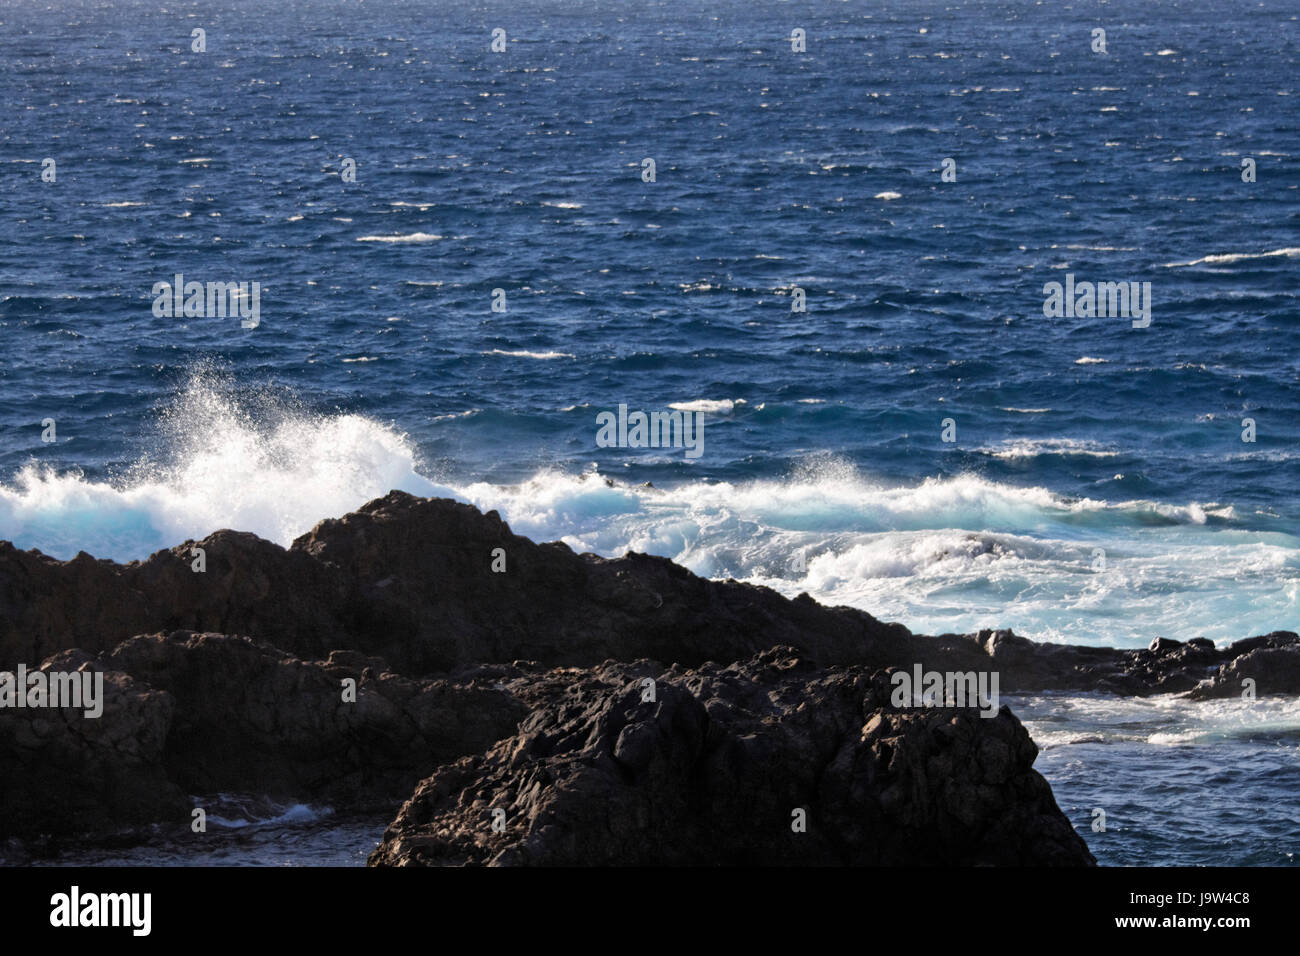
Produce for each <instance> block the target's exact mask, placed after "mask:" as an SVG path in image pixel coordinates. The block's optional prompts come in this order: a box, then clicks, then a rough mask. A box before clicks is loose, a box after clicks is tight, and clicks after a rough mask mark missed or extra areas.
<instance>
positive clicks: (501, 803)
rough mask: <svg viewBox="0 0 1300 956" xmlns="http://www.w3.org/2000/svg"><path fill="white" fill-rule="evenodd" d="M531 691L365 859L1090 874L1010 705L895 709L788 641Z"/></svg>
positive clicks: (598, 672)
mask: <svg viewBox="0 0 1300 956" xmlns="http://www.w3.org/2000/svg"><path fill="white" fill-rule="evenodd" d="M647 676H653V679H654V681H655V684H654V689H655V699H654V700H653V701H648V700H646V699H645V697H644V695H645V693H646V691H645V687H644V685H643V681H644V679H645V678H646V677H647ZM524 685H526V688H527V692H528V693H530V694H531V695H532V697H533V702H534V710H533V712H532V714H531V715H530V716H529V718H528V719H527V720H526V721H524V723H523V724H521V725H520V727H519V732H518V733H517V734H516V735H515V736H513V737H511V738H509V739H506V740H503V741H501V742H499V743H498V744H497V745H496V746H494V747H493V748H492V749H491V750H489V751H488V752H487V753H485V754H482V755H478V756H474V757H467V758H464V759H462V760H459V761H456V762H454V763H450V764H448V765H446V766H444V767H442V768H440V769H439V770H438V771H436V772H435V773H434V774H433V775H431V776H430V777H429V778H427V779H426V780H424V781H423V782H422V783H421V784H420V785H419V787H418V788H417V789H416V791H415V793H414V795H413V796H412V797H411V799H410V800H408V801H407V802H406V804H405V805H404V806H403V807H402V809H401V811H400V813H399V814H398V817H397V819H396V820H395V821H394V822H393V824H392V825H391V826H390V827H389V828H388V831H387V832H386V833H385V836H384V842H383V843H382V845H381V846H380V847H379V849H377V850H376V851H375V853H374V854H372V856H371V859H370V862H371V864H372V865H376V866H414V865H446V864H451V865H460V864H466V863H469V864H487V865H664V864H674V865H685V864H710V865H838V864H853V865H903V864H907V865H934V866H947V865H975V864H1006V865H1047V864H1054V865H1055V864H1059V865H1086V864H1091V863H1093V862H1094V861H1093V858H1092V856H1091V855H1090V854H1089V853H1088V850H1087V847H1086V845H1085V844H1084V842H1083V840H1082V839H1081V838H1080V837H1079V835H1078V834H1077V833H1076V832H1075V831H1074V829H1073V827H1072V826H1071V825H1070V823H1069V821H1068V820H1067V819H1066V818H1065V816H1064V815H1063V814H1062V813H1061V812H1060V810H1059V808H1058V807H1057V806H1056V803H1055V801H1054V800H1053V798H1052V795H1051V790H1050V788H1049V787H1048V785H1047V783H1046V781H1044V780H1043V779H1042V777H1041V776H1039V775H1038V774H1037V773H1036V772H1035V771H1034V770H1033V769H1032V764H1033V761H1034V758H1035V757H1036V755H1037V752H1038V751H1037V748H1036V747H1035V746H1034V744H1033V742H1032V741H1031V740H1030V739H1029V735H1028V734H1027V733H1026V731H1025V729H1024V727H1023V726H1021V724H1020V722H1019V721H1017V720H1016V719H1015V717H1014V716H1012V715H1011V713H1010V712H1009V711H1008V710H1006V709H1005V708H1003V710H1002V711H1001V712H1000V713H999V714H998V715H997V716H995V717H993V718H991V719H986V718H981V717H979V716H977V712H976V711H973V710H967V709H961V710H959V709H957V708H933V709H917V710H897V709H894V708H892V707H890V706H889V696H890V685H889V683H888V673H887V672H884V671H881V672H877V673H876V675H875V676H874V677H873V676H872V675H871V674H870V673H869V672H868V671H867V670H866V669H864V668H860V667H841V668H821V667H818V666H815V665H813V664H812V663H811V662H809V661H807V660H806V659H803V658H801V657H800V655H799V652H798V651H797V650H795V649H794V648H790V647H778V648H773V649H771V650H769V651H766V652H764V653H761V654H759V655H756V656H755V657H753V658H751V659H749V660H747V661H744V662H741V663H735V664H729V665H726V666H722V665H717V664H706V665H703V666H701V667H699V668H694V669H691V668H681V667H672V668H668V669H666V670H664V669H661V668H660V667H659V665H656V664H653V663H652V662H649V661H639V662H636V663H634V664H617V663H614V662H608V663H604V664H601V665H599V666H597V667H595V668H592V669H590V670H588V671H574V670H571V669H565V670H558V671H552V672H549V673H547V674H544V675H540V676H539V677H536V678H529V679H526V680H525V681H523V684H521V685H520V688H519V691H520V693H523V692H524ZM512 686H513V685H512ZM494 810H500V811H504V815H503V816H500V817H498V819H499V820H500V821H501V829H500V831H499V832H497V831H495V830H494V828H493V821H494V813H493V811H494ZM799 815H801V816H802V817H803V819H804V820H805V821H806V831H805V832H795V830H794V828H793V824H794V823H795V821H796V819H797V816H799Z"/></svg>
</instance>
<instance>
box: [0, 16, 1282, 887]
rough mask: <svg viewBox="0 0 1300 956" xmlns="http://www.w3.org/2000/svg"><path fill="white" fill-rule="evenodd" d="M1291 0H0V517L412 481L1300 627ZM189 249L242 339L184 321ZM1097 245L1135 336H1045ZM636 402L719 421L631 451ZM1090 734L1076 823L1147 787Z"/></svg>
mask: <svg viewBox="0 0 1300 956" xmlns="http://www.w3.org/2000/svg"><path fill="white" fill-rule="evenodd" d="M1298 18H1300V8H1298V7H1297V5H1296V4H1295V3H1294V2H1284V0H1263V2H1260V3H1254V4H1250V5H1238V4H1226V3H1219V2H1208V3H1207V2H1190V0H1184V2H1159V3H1151V2H1139V0H1121V2H1110V3H1102V2H1096V3H1092V2H1084V3H1074V4H1069V5H1065V4H1054V3H1045V4H1030V3H1027V2H974V0H972V2H949V3H938V2H930V0H918V2H911V3H906V4H890V5H881V4H875V3H865V2H861V3H858V2H845V3H823V2H810V3H802V4H789V3H776V2H769V0H758V2H754V0H745V2H739V0H721V2H708V3H705V2H702V0H679V2H648V3H643V4H635V5H631V4H613V3H592V2H576V3H574V2H566V3H558V2H552V0H522V2H512V3H509V4H506V3H500V2H496V0H492V2H458V0H451V2H446V3H437V4H431V3H425V2H417V0H365V2H353V0H286V2H277V3H260V2H255V0H217V2H199V0H190V2H176V3H170V2H169V3H167V4H162V3H159V2H156V0H154V2H150V0H124V2H119V0H114V2H105V0H69V2H65V3H60V4H57V5H50V4H48V3H45V2H38V0H12V2H7V3H6V4H5V6H4V7H3V8H2V9H0V101H2V102H3V103H4V104H5V112H4V114H3V120H0V147H2V148H0V172H2V174H3V176H4V181H5V190H4V193H3V199H0V336H3V343H4V346H5V347H4V350H3V354H2V355H0V436H3V440H2V441H0V538H4V539H9V540H13V541H14V542H15V543H17V544H18V545H19V546H20V547H36V548H40V549H42V550H44V551H46V552H47V553H50V554H53V555H56V556H58V557H70V556H71V555H73V554H75V553H76V552H77V551H78V550H82V549H84V550H86V551H88V552H90V553H92V554H94V555H96V556H99V557H112V558H116V559H119V560H129V559H134V558H140V557H144V556H146V555H147V554H149V553H150V552H152V551H154V550H156V549H158V548H162V547H166V546H170V545H172V544H175V543H177V542H179V541H181V540H183V539H185V538H187V537H197V536H202V535H205V534H207V533H209V532H211V531H213V530H216V529H217V528H221V527H234V528H239V529H242V530H249V531H254V532H257V533H259V534H262V535H263V536H265V537H268V538H271V539H274V540H276V541H279V542H280V543H282V544H288V543H289V542H290V541H292V539H293V538H294V537H296V536H297V535H299V534H301V533H303V532H305V531H307V530H309V529H310V528H311V527H312V525H313V524H314V523H315V522H316V521H318V520H320V519H321V518H325V517H330V516H336V515H339V514H343V513H345V512H347V511H348V510H351V509H353V508H355V507H357V506H358V505H360V504H362V503H364V502H365V501H367V500H369V499H371V498H373V497H376V496H378V495H381V494H383V493H385V492H387V491H388V490H389V489H390V488H394V487H397V488H403V489H405V490H408V491H412V492H415V493H421V494H445V495H452V496H455V497H458V498H461V499H463V500H467V501H471V502H473V503H475V504H477V505H479V506H481V507H483V508H485V509H486V508H496V509H498V510H500V511H501V512H502V514H503V516H504V517H506V518H507V520H509V521H510V523H511V524H512V526H513V527H514V529H515V530H516V531H518V532H519V533H523V534H527V535H529V536H532V537H534V538H537V539H543V540H549V539H563V540H565V541H568V542H569V543H570V544H572V545H573V546H574V547H575V548H578V549H579V550H591V551H596V552H599V553H602V554H611V555H613V554H620V553H622V552H623V551H625V550H627V549H635V550H641V551H649V552H653V553H657V554H663V555H666V556H669V557H672V558H674V559H675V560H677V561H679V562H680V563H682V564H684V565H686V566H687V567H690V568H692V569H693V570H695V571H696V572H698V573H700V574H704V575H708V576H713V577H728V576H730V577H735V578H738V579H741V580H747V581H753V582H756V583H762V584H767V585H769V586H772V587H774V588H776V589H778V590H780V591H782V592H784V593H787V594H790V595H794V594H797V593H799V592H801V591H807V592H808V593H810V594H812V595H813V596H814V597H816V598H818V599H819V600H822V601H826V602H829V603H838V604H851V605H854V606H857V607H861V608H863V609H865V610H867V611H869V612H871V613H873V614H875V615H877V616H878V617H881V618H884V619H889V620H898V621H901V622H903V623H905V624H907V625H908V626H909V627H911V628H913V629H914V630H916V631H921V632H929V633H936V632H945V631H967V630H971V629H975V628H980V627H1012V628H1014V629H1015V630H1016V631H1017V632H1018V633H1021V634H1025V635H1027V636H1030V637H1034V638H1037V639H1041V640H1055V641H1068V642H1072V643H1088V644H1110V645H1117V646H1140V645H1143V644H1145V643H1147V641H1149V640H1150V639H1151V637H1153V636H1156V635H1164V636H1170V637H1175V638H1180V639H1186V638H1190V637H1195V636H1198V635H1204V636H1207V637H1210V638H1212V639H1214V640H1216V641H1220V642H1223V641H1229V640H1233V639H1237V638H1241V637H1245V636H1248V635H1251V634H1256V633H1264V632H1268V631H1272V630H1276V629H1291V630H1300V607H1298V605H1297V600H1298V598H1300V504H1297V494H1296V492H1297V487H1298V485H1300V470H1298V469H1297V461H1298V460H1300V348H1297V346H1296V343H1295V336H1296V334H1297V330H1298V329H1300V301H1298V299H1297V283H1296V267H1297V260H1298V259H1300V236H1298V235H1297V226H1298V225H1300V172H1298V171H1297V166H1296V162H1297V156H1298V155H1300V132H1298V124H1297V100H1296V98H1297V95H1300V94H1298V93H1297V77H1300V70H1298V69H1297V60H1298V55H1297V25H1298V23H1300V19H1298ZM1098 27H1100V28H1102V29H1104V30H1105V31H1106V45H1107V49H1106V52H1105V53H1104V54H1103V53H1098V52H1094V51H1093V49H1092V43H1093V40H1092V31H1093V30H1094V29H1095V28H1098ZM195 28H201V29H203V30H205V31H206V51H205V52H202V53H198V52H193V51H192V49H191V32H192V31H193V30H194V29H195ZM498 28H499V29H503V30H505V31H506V49H505V51H504V52H501V53H494V52H493V51H492V50H491V48H490V44H491V40H492V31H493V30H494V29H498ZM795 28H800V29H803V30H805V31H806V34H807V43H808V47H807V51H806V52H804V53H795V52H793V51H792V49H791V42H790V39H789V37H790V33H791V30H793V29H795ZM647 157H649V158H653V159H654V160H655V164H656V177H655V181H654V182H652V183H649V182H644V181H643V179H642V161H643V160H644V159H645V158H647ZM1245 157H1250V158H1252V159H1253V160H1254V161H1255V163H1256V166H1257V177H1258V178H1257V181H1256V182H1253V183H1245V182H1243V181H1242V175H1241V166H1242V159H1243V158H1245ZM46 158H51V159H53V160H54V161H55V164H56V170H57V177H56V181H55V182H53V183H48V182H43V181H42V178H41V173H42V169H43V164H42V161H43V160H44V159H46ZM945 158H952V159H953V160H955V162H956V181H955V182H944V181H943V180H942V178H941V175H940V171H941V169H942V166H943V160H944V159H945ZM347 159H351V160H354V161H355V163H356V169H357V177H356V182H345V181H344V179H343V177H342V175H341V173H342V170H343V168H344V162H345V160H347ZM177 273H182V274H184V275H185V277H186V278H187V279H191V280H193V279H197V280H199V281H203V282H208V281H222V282H226V281H235V282H254V281H256V282H259V283H260V289H261V292H260V320H261V321H260V324H259V325H258V326H257V327H256V328H254V329H245V328H243V327H241V323H240V321H239V319H238V318H237V317H235V318H232V317H224V318H218V317H212V318H185V317H179V318H178V317H159V316H156V315H155V314H154V311H153V304H154V292H153V288H154V285H155V283H157V282H160V281H171V279H172V277H173V276H174V275H175V274H177ZM1067 274H1069V275H1073V276H1074V277H1075V279H1076V280H1078V281H1083V280H1088V281H1106V282H1112V281H1113V282H1150V283H1151V302H1152V309H1151V323H1150V326H1149V327H1147V328H1134V327H1133V326H1132V323H1131V322H1130V321H1129V320H1128V319H1127V318H1119V317H1106V318H1097V317H1060V318H1049V317H1046V316H1045V315H1044V309H1043V303H1044V298H1045V296H1044V285H1045V283H1049V282H1053V281H1059V282H1064V281H1065V277H1066V275H1067ZM795 288H799V289H803V290H804V291H805V293H806V302H807V311H806V312H804V313H799V312H793V311H792V309H791V306H792V301H793V290H794V289H795ZM494 289H502V290H504V292H505V297H506V299H505V301H506V311H504V312H494V311H493V310H492V301H493V290H494ZM620 404H625V405H627V406H628V407H629V408H631V409H643V410H646V411H652V410H664V411H666V410H670V409H678V410H685V411H699V412H702V413H703V414H704V416H705V422H706V425H705V431H704V451H703V454H702V455H701V456H700V457H699V458H698V459H691V458H688V457H687V456H686V455H685V454H684V453H683V451H682V450H681V449H628V448H601V447H598V446H597V444H596V435H597V426H596V416H597V415H598V414H599V413H600V412H602V411H613V410H616V409H617V408H618V406H619V405H620ZM47 419H52V420H53V421H54V435H53V437H54V438H55V440H54V441H52V442H46V441H43V440H42V438H43V435H48V434H49V429H48V427H47V426H46V425H45V424H44V423H45V422H46V420H47ZM1244 419H1252V420H1253V421H1254V428H1255V432H1256V439H1257V440H1256V441H1254V442H1245V441H1243V440H1242V439H1243V430H1244V428H1245V427H1246V426H1245V425H1244V424H1243V420H1244ZM947 420H951V423H952V427H953V428H954V429H955V438H956V440H955V441H953V442H945V441H943V431H944V427H945V424H946V422H947ZM647 482H648V483H650V484H649V485H648V486H647V484H646V483H647ZM1080 706H1082V705H1080ZM1066 710H1067V711H1069V712H1071V713H1076V715H1078V714H1082V713H1083V711H1081V710H1078V709H1077V708H1076V709H1074V710H1071V709H1070V708H1066ZM1085 710H1086V708H1085ZM1089 713H1090V714H1091V716H1089V717H1087V718H1084V717H1082V716H1080V717H1079V720H1081V721H1082V724H1080V726H1090V724H1089V721H1093V720H1095V719H1100V718H1098V717H1097V715H1096V714H1095V713H1092V712H1089ZM1261 720H1263V718H1261ZM1233 726H1234V727H1236V725H1233ZM1261 726H1263V725H1262V724H1261ZM1291 726H1292V730H1290V731H1286V730H1283V731H1280V733H1281V734H1282V736H1281V738H1276V732H1277V731H1276V728H1275V727H1273V726H1272V725H1269V727H1270V728H1271V729H1266V730H1261V731H1260V732H1261V733H1267V734H1270V735H1273V736H1270V737H1269V738H1268V739H1269V740H1270V741H1273V742H1275V741H1276V740H1277V739H1281V741H1282V744H1280V745H1279V746H1281V750H1280V751H1277V752H1276V753H1280V754H1283V755H1285V756H1284V759H1285V760H1288V761H1290V762H1289V764H1287V766H1289V767H1290V768H1291V772H1292V773H1294V770H1295V767H1296V764H1297V748H1296V743H1297V738H1296V728H1300V720H1297V721H1296V722H1295V723H1294V724H1293V725H1291ZM1067 729H1068V728H1067ZM1233 733H1234V734H1236V736H1234V737H1232V741H1236V742H1235V743H1234V742H1232V741H1230V742H1228V743H1226V744H1224V746H1227V747H1229V748H1231V747H1237V746H1244V744H1243V743H1242V739H1243V738H1242V736H1241V734H1242V733H1246V732H1245V731H1242V730H1241V728H1239V727H1236V729H1234V731H1233ZM1148 736H1149V735H1148ZM1247 736H1249V734H1248V733H1247ZM1146 739H1147V738H1146V737H1143V740H1146ZM1131 746H1137V745H1136V744H1132V742H1129V743H1126V744H1125V747H1131ZM1142 746H1151V747H1154V746H1163V744H1143V745H1142ZM1270 746H1272V743H1270ZM1125 747H1121V748H1110V750H1111V751H1115V752H1119V751H1120V750H1124V749H1125ZM1064 749H1069V750H1071V751H1074V752H1077V753H1080V754H1086V760H1085V763H1086V766H1087V772H1086V773H1083V774H1082V775H1075V776H1074V777H1073V778H1070V779H1074V781H1075V784H1077V785H1078V786H1079V787H1082V788H1083V789H1082V790H1069V787H1070V786H1073V785H1074V784H1069V783H1062V782H1061V781H1058V780H1055V779H1054V780H1053V782H1054V784H1055V785H1056V787H1057V793H1058V796H1059V797H1060V798H1061V799H1062V803H1063V804H1064V803H1065V802H1066V799H1067V797H1066V795H1065V793H1069V794H1070V798H1071V799H1073V798H1074V797H1075V796H1077V797H1078V804H1079V806H1081V807H1082V806H1085V805H1086V804H1089V803H1090V802H1091V798H1090V797H1089V796H1088V795H1087V793H1086V791H1087V784H1086V783H1084V782H1080V781H1086V780H1092V781H1094V783H1095V784H1096V785H1098V786H1100V785H1101V782H1102V781H1103V780H1105V779H1107V778H1109V779H1110V780H1111V782H1112V783H1113V779H1114V778H1113V774H1112V773H1110V771H1112V770H1113V769H1114V767H1115V766H1122V767H1126V768H1130V770H1129V772H1131V773H1134V774H1141V771H1139V770H1137V769H1134V768H1135V767H1136V765H1139V764H1141V763H1142V758H1141V756H1140V755H1139V756H1134V755H1133V754H1132V753H1129V752H1128V751H1127V750H1125V753H1126V756H1125V757H1124V758H1123V759H1122V760H1121V759H1120V758H1118V757H1108V756H1106V755H1105V754H1106V753H1107V748H1104V747H1103V748H1097V747H1094V746H1093V745H1091V744H1085V745H1083V746H1082V747H1074V746H1070V747H1065V748H1064ZM1166 749H1169V748H1166ZM1174 749H1175V750H1177V751H1178V752H1183V751H1184V750H1185V749H1186V748H1182V747H1178V748H1174ZM1198 752H1199V751H1198ZM1270 752H1272V751H1270ZM1051 753H1052V749H1051V748H1049V749H1048V750H1047V751H1045V753H1044V757H1043V758H1041V759H1040V765H1042V763H1043V762H1044V761H1046V762H1048V763H1050V760H1051V758H1050V754H1051ZM1275 755H1276V754H1275ZM1080 759H1083V758H1080ZM1225 759H1227V758H1225ZM1107 761H1112V763H1111V764H1108V763H1107ZM1112 764H1113V765H1112ZM1059 769H1060V772H1061V773H1062V774H1065V775H1066V776H1065V777H1063V778H1062V780H1065V779H1066V777H1069V767H1068V766H1067V765H1066V764H1061V765H1060V767H1059ZM1150 779H1151V780H1152V781H1154V780H1155V779H1156V777H1155V775H1154V774H1151V775H1150ZM1153 785H1154V783H1153ZM1063 786H1064V787H1065V788H1066V790H1065V791H1063V789H1062V788H1063ZM1134 786H1136V787H1138V788H1139V789H1140V788H1141V786H1143V784H1141V783H1135V784H1134ZM1223 786H1224V787H1228V788H1229V790H1227V791H1225V792H1230V793H1236V792H1237V791H1234V790H1231V787H1238V788H1241V792H1245V790H1246V789H1249V788H1250V787H1253V786H1258V787H1263V788H1264V789H1262V790H1257V791H1254V792H1258V793H1269V792H1271V791H1270V790H1269V788H1268V787H1267V786H1266V785H1265V783H1264V782H1261V781H1254V782H1251V781H1245V782H1243V781H1237V782H1235V783H1232V784H1228V783H1225V784H1223ZM1291 792H1292V793H1294V792H1295V789H1294V788H1291ZM1189 799H1190V798H1189ZM1292 800H1293V803H1292V805H1291V807H1290V809H1289V810H1288V811H1287V812H1289V813H1291V815H1292V816H1291V819H1292V822H1293V823H1294V821H1295V819H1297V817H1300V815H1298V814H1297V813H1296V806H1295V804H1294V798H1292ZM1084 822H1085V823H1086V820H1085V821H1084ZM1238 823H1239V825H1240V826H1241V827H1244V828H1245V832H1247V833H1248V834H1249V835H1250V839H1255V840H1258V841H1262V842H1261V844H1260V845H1261V846H1266V847H1267V848H1268V849H1267V850H1266V851H1262V852H1264V854H1265V856H1267V857H1268V858H1269V859H1274V860H1276V859H1289V858H1288V857H1286V856H1285V854H1286V853H1288V852H1290V851H1291V850H1293V849H1294V847H1295V843H1296V842H1297V839H1298V838H1297V829H1300V827H1297V826H1291V827H1290V828H1289V831H1288V832H1289V834H1290V836H1289V837H1288V838H1287V839H1289V843H1288V842H1287V839H1282V840H1280V841H1279V839H1278V838H1277V837H1276V835H1275V834H1264V833H1262V832H1261V831H1259V830H1257V829H1252V827H1253V826H1254V824H1252V823H1251V821H1249V820H1242V821H1239V822H1238ZM1223 825H1225V826H1234V825H1238V824H1229V823H1225V824H1223ZM1090 842H1095V841H1090ZM1152 852H1155V853H1157V858H1156V859H1154V860H1152V862H1160V861H1162V860H1163V861H1168V860H1171V859H1175V858H1177V854H1172V853H1170V854H1166V855H1164V856H1161V855H1160V853H1161V852H1163V851H1160V850H1159V849H1158V848H1157V849H1156V850H1152ZM1188 852H1190V851H1188ZM1207 853H1209V854H1210V856H1209V857H1208V858H1207V860H1206V861H1209V862H1213V859H1214V857H1213V852H1212V851H1207ZM1269 854H1272V855H1271V856H1269ZM1099 856H1102V853H1101V852H1100V851H1099ZM1124 859H1128V858H1126V857H1125V858H1124ZM1252 859H1253V858H1252ZM1262 861H1263V859H1262V858H1261V859H1260V860H1257V862H1262Z"/></svg>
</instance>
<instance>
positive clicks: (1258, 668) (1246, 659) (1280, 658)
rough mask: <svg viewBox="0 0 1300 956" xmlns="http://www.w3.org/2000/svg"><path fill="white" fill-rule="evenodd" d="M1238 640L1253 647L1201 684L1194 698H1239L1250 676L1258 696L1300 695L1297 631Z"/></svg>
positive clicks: (1299, 660)
mask: <svg viewBox="0 0 1300 956" xmlns="http://www.w3.org/2000/svg"><path fill="white" fill-rule="evenodd" d="M1264 642H1267V643H1264ZM1239 643H1240V644H1247V643H1249V644H1251V647H1250V648H1249V649H1248V650H1247V651H1246V653H1244V654H1241V655H1239V656H1237V657H1234V658H1233V659H1232V660H1231V661H1229V662H1228V663H1227V664H1223V665H1222V666H1220V667H1219V669H1218V671H1217V672H1216V673H1215V674H1214V675H1213V676H1211V677H1208V678H1206V679H1205V680H1204V681H1202V682H1201V683H1200V684H1198V685H1197V686H1196V687H1195V688H1194V689H1193V690H1192V693H1191V695H1190V696H1191V697H1192V698H1193V699H1194V700H1209V699H1212V698H1218V697H1240V696H1241V695H1242V694H1243V693H1245V690H1246V685H1245V684H1243V681H1245V680H1246V679H1247V678H1250V679H1251V680H1253V681H1254V685H1253V686H1254V692H1255V694H1256V695H1260V696H1263V695H1268V694H1287V695H1290V696H1295V695H1297V694H1300V639H1297V637H1296V635H1295V634H1292V633H1290V632H1288V631H1278V632H1275V633H1273V634H1268V635H1264V637H1262V638H1253V639H1252V640H1251V641H1249V642H1247V641H1241V642H1239ZM1234 646H1236V645H1234Z"/></svg>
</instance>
